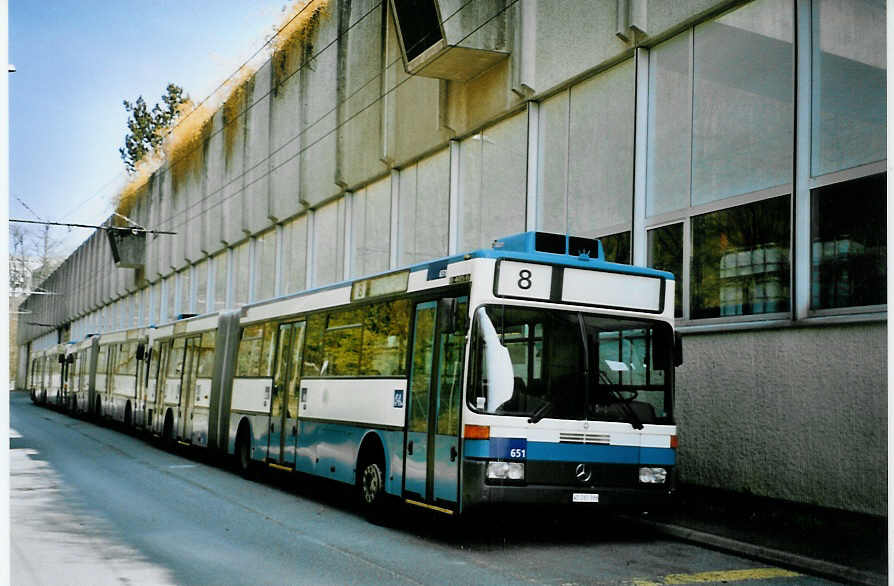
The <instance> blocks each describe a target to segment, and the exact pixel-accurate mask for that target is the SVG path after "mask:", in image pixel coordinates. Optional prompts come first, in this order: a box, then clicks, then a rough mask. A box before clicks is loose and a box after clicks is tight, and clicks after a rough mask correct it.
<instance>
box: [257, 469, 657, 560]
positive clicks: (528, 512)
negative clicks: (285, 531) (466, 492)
mask: <svg viewBox="0 0 894 586" xmlns="http://www.w3.org/2000/svg"><path fill="white" fill-rule="evenodd" d="M257 480H259V481H261V482H264V483H265V484H267V485H269V486H272V487H275V488H277V489H279V490H283V491H286V492H289V493H291V494H293V495H294V496H296V497H297V498H301V499H305V500H309V501H312V502H314V503H316V504H318V505H321V506H325V507H331V508H332V509H335V510H338V511H340V512H342V513H346V514H351V515H356V516H358V517H362V516H364V513H363V511H362V510H361V509H360V507H359V505H358V503H357V496H356V492H355V488H354V487H352V486H349V485H345V484H342V483H338V482H334V481H331V480H327V479H322V478H318V477H314V476H309V475H305V474H301V473H284V472H279V471H276V470H272V469H271V470H265V471H264V473H263V474H262V475H261V476H260V477H258V478H257ZM638 515H639V512H636V513H635V514H634V513H633V512H631V511H612V510H605V509H596V508H591V507H588V508H586V509H583V508H578V507H573V506H570V507H561V506H555V505H550V506H542V505H525V506H496V507H491V508H487V509H480V510H477V511H473V512H472V513H471V514H467V515H463V516H460V517H458V518H457V517H453V516H450V515H446V514H443V513H438V512H433V511H428V510H426V509H422V508H419V507H415V506H412V505H408V504H405V503H403V502H401V501H400V500H399V499H397V498H392V499H391V500H390V502H389V503H388V504H387V505H386V509H385V511H384V512H383V513H382V514H381V515H378V516H377V517H376V518H375V519H374V520H371V521H370V522H371V523H373V524H374V525H377V526H380V527H382V528H384V529H386V530H389V531H396V532H399V533H403V534H405V535H413V536H415V537H418V538H421V539H425V540H430V541H435V542H439V543H441V544H442V545H445V546H448V547H457V548H468V547H473V548H475V549H477V550H481V551H486V550H492V549H502V548H506V547H517V546H525V545H537V544H544V545H562V544H577V545H586V544H588V545H598V544H601V543H604V544H619V543H633V544H635V543H645V542H651V541H654V540H655V539H657V536H656V535H654V534H653V532H652V531H651V530H650V529H648V528H647V527H646V526H644V525H643V524H640V523H638V522H637V521H636V519H637V517H638Z"/></svg>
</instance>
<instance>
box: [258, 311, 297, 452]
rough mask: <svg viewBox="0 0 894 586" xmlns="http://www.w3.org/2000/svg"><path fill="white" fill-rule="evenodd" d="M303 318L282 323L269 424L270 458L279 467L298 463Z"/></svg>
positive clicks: (268, 450)
mask: <svg viewBox="0 0 894 586" xmlns="http://www.w3.org/2000/svg"><path fill="white" fill-rule="evenodd" d="M304 324H305V322H303V321H298V322H291V323H287V324H280V326H279V346H278V347H277V351H276V370H275V371H274V378H273V395H272V397H271V400H270V426H269V430H268V433H267V438H268V445H267V461H268V462H269V463H271V464H276V465H280V466H288V467H294V466H295V453H296V442H297V441H298V377H299V376H300V372H301V353H302V350H303V348H304Z"/></svg>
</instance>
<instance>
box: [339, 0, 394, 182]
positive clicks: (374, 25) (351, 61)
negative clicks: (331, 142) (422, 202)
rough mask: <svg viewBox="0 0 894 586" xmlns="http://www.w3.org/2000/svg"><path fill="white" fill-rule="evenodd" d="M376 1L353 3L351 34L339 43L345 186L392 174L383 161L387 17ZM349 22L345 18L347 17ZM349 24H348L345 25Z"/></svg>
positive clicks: (341, 175) (341, 170)
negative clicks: (384, 31) (384, 27)
mask: <svg viewBox="0 0 894 586" xmlns="http://www.w3.org/2000/svg"><path fill="white" fill-rule="evenodd" d="M376 4H377V3H374V2H372V1H371V0H364V1H357V0H355V1H353V2H351V4H350V6H351V10H350V15H349V17H348V20H347V22H349V23H350V28H349V30H347V31H346V34H345V35H343V38H342V40H341V41H339V43H340V45H341V46H340V50H341V51H342V59H341V65H340V67H342V68H343V71H342V72H340V79H339V88H340V90H341V91H340V92H339V93H340V96H339V101H340V102H343V104H341V107H340V109H339V125H340V128H339V132H338V137H339V145H338V148H339V151H338V152H339V160H338V164H339V169H338V178H339V180H340V181H341V182H343V183H344V184H345V185H349V186H350V185H356V184H357V183H360V182H362V181H364V180H367V179H368V178H369V177H371V176H375V175H377V174H381V173H382V172H384V171H386V170H387V167H386V166H385V165H384V164H383V163H382V160H381V158H382V108H381V107H380V105H379V100H380V98H381V94H382V83H381V80H382V58H383V55H382V51H381V47H382V17H383V16H384V8H383V7H382V5H381V4H379V7H378V8H377V7H376ZM343 18H344V16H343ZM343 26H344V25H343Z"/></svg>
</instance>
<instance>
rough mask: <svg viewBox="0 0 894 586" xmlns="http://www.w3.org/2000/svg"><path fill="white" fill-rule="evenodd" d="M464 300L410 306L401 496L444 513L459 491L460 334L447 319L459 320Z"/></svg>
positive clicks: (462, 337) (461, 354) (455, 505)
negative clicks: (412, 316) (410, 340)
mask: <svg viewBox="0 0 894 586" xmlns="http://www.w3.org/2000/svg"><path fill="white" fill-rule="evenodd" d="M467 303H468V301H467V299H466V298H461V299H456V300H454V299H441V300H439V301H428V302H425V303H419V304H417V305H416V319H415V321H414V324H415V325H414V331H413V358H412V364H411V370H410V390H409V405H408V416H407V432H406V442H405V448H404V449H405V453H404V466H405V469H404V494H405V496H406V498H407V499H408V500H410V501H418V502H420V503H423V504H427V505H430V506H434V507H436V508H440V509H444V510H447V511H455V510H456V508H457V501H458V492H459V437H458V436H459V423H460V422H459V413H460V401H461V386H462V384H461V383H462V360H463V347H464V340H465V337H464V333H465V332H461V331H459V332H454V331H451V330H453V329H455V328H454V327H452V326H453V325H454V324H451V323H450V322H451V321H454V320H452V319H450V316H451V314H453V315H464V312H465V311H466V307H467Z"/></svg>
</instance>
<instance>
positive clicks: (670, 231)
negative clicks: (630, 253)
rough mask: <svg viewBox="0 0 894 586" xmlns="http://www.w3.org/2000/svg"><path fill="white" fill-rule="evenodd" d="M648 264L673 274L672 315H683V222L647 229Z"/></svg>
mask: <svg viewBox="0 0 894 586" xmlns="http://www.w3.org/2000/svg"><path fill="white" fill-rule="evenodd" d="M648 247H649V256H648V263H649V266H650V267H652V268H655V269H658V270H661V271H668V272H670V273H673V274H674V278H675V286H674V316H675V317H683V222H677V223H676V224H670V225H668V226H661V227H660V228H655V229H652V230H649V231H648Z"/></svg>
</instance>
